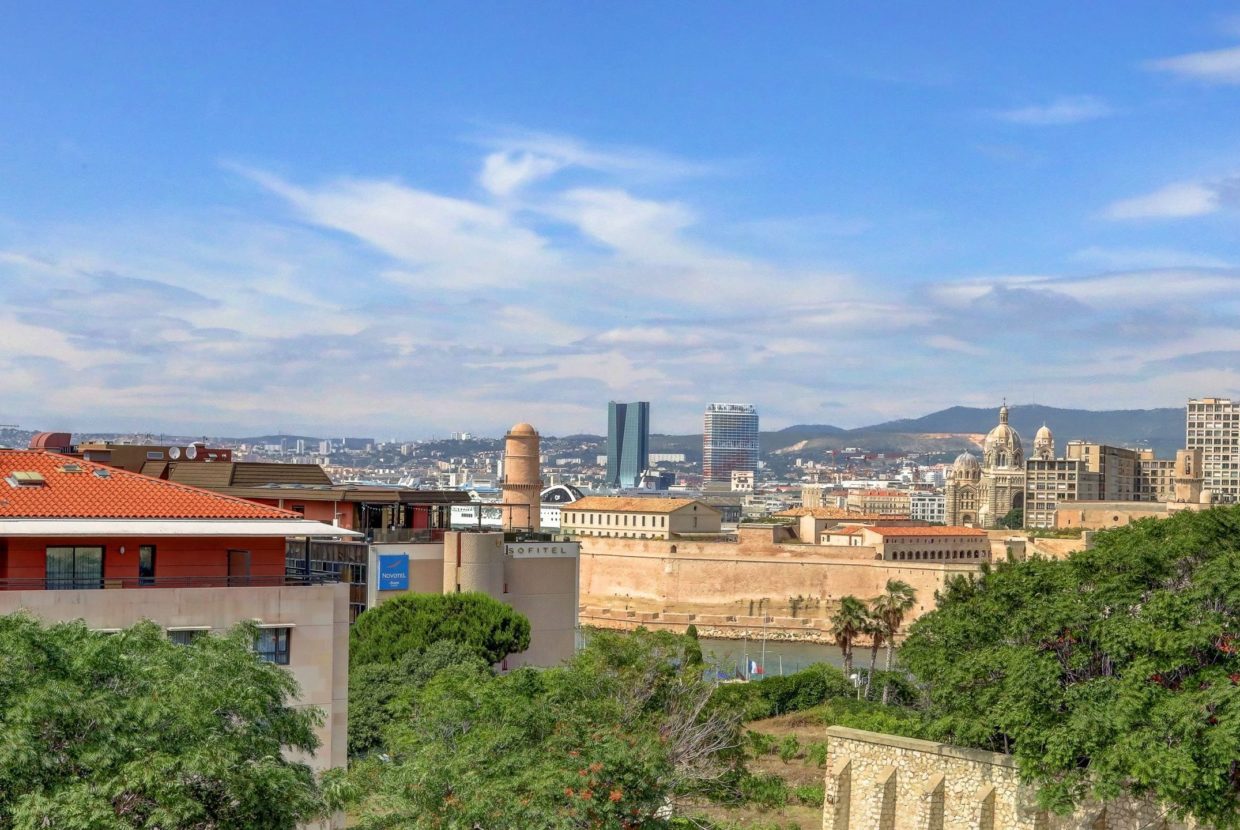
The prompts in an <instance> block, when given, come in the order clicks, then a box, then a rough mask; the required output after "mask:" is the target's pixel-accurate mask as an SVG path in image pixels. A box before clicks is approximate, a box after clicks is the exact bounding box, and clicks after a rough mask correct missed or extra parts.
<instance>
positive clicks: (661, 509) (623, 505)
mask: <svg viewBox="0 0 1240 830" xmlns="http://www.w3.org/2000/svg"><path fill="white" fill-rule="evenodd" d="M691 504H700V505H702V506H703V507H705V508H706V509H707V510H712V511H713V510H715V508H713V507H711V506H710V505H709V504H706V503H705V502H700V501H698V500H697V499H643V498H631V497H629V498H626V497H621V496H614V497H613V496H586V497H585V498H584V499H578V500H577V501H575V502H571V503H569V504H566V505H564V506H563V507H562V508H561V510H597V511H599V512H619V513H672V512H674V511H676V510H679V509H681V508H682V507H688V506H689V505H691Z"/></svg>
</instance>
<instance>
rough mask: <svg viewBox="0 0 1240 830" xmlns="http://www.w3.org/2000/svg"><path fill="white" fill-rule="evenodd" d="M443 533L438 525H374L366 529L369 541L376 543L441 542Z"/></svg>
mask: <svg viewBox="0 0 1240 830" xmlns="http://www.w3.org/2000/svg"><path fill="white" fill-rule="evenodd" d="M443 534H444V529H443V528H439V527H418V528H412V527H394V528H380V527H375V528H371V529H370V530H368V531H366V535H367V536H368V537H369V538H370V541H371V542H372V543H374V544H376V545H392V544H400V543H423V544H426V543H431V542H442V541H443Z"/></svg>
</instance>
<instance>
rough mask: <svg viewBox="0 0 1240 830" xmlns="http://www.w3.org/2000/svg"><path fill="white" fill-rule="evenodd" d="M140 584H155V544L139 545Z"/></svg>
mask: <svg viewBox="0 0 1240 830" xmlns="http://www.w3.org/2000/svg"><path fill="white" fill-rule="evenodd" d="M138 584H139V585H154V584H155V546H154V545H140V546H139V547H138Z"/></svg>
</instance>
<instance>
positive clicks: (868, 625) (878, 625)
mask: <svg viewBox="0 0 1240 830" xmlns="http://www.w3.org/2000/svg"><path fill="white" fill-rule="evenodd" d="M861 633H862V634H863V635H865V636H866V637H868V638H869V639H870V670H869V671H868V672H866V675H865V686H864V687H860V688H858V690H857V692H858V693H857V697H858V699H860V698H863V697H864V698H865V699H866V700H869V699H870V686H872V685H873V684H874V672H875V670H876V669H877V668H878V650H879V649H880V648H882V647H883V642H884V641H885V640H886V638H887V625H886V623H884V622H883V621H882V619H881V618H879V617H877V616H875V614H874V610H873V609H872V608H867V609H866V617H865V626H864V627H863V628H862V629H861Z"/></svg>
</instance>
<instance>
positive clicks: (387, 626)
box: [349, 593, 530, 669]
mask: <svg viewBox="0 0 1240 830" xmlns="http://www.w3.org/2000/svg"><path fill="white" fill-rule="evenodd" d="M442 640H449V641H451V642H454V643H459V644H461V645H466V646H470V647H473V648H475V649H476V650H477V652H478V655H479V656H480V657H482V659H484V660H486V662H488V663H492V664H494V663H498V662H500V661H501V660H503V659H504V658H505V657H507V656H508V655H509V654H516V653H518V652H522V651H525V650H526V649H527V648H529V647H530V621H529V620H527V619H526V618H525V617H523V616H521V614H519V613H517V612H516V611H514V610H512V608H510V607H509V606H507V605H505V604H504V603H502V602H500V601H499V600H495V599H492V598H491V597H488V596H487V595H485V594H477V593H464V594H404V595H402V596H399V597H396V598H394V599H390V600H388V601H387V602H385V603H383V604H382V605H380V606H378V607H377V608H372V609H370V610H369V611H366V612H364V613H363V614H362V615H361V616H359V617H358V618H357V622H356V623H354V624H353V629H352V631H351V632H350V634H349V665H350V666H351V667H353V668H355V669H356V668H358V667H360V666H365V665H369V664H374V663H398V662H400V661H401V660H402V659H403V658H404V657H405V655H407V654H409V653H410V652H417V651H423V650H425V649H427V648H429V647H430V646H432V645H434V644H435V643H437V642H440V641H442Z"/></svg>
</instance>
